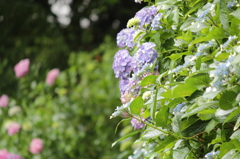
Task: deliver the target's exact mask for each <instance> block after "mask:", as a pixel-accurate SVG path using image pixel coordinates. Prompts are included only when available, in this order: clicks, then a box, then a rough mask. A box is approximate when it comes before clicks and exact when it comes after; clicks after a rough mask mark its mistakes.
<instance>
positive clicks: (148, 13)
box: [134, 6, 158, 28]
mask: <svg viewBox="0 0 240 159" xmlns="http://www.w3.org/2000/svg"><path fill="white" fill-rule="evenodd" d="M157 12H158V9H157V7H155V6H151V7H145V8H143V9H141V10H140V11H138V12H137V13H136V15H135V17H134V18H137V19H139V20H140V24H139V26H140V28H144V25H149V24H150V23H151V22H152V20H153V18H154V17H155V15H156V14H157Z"/></svg>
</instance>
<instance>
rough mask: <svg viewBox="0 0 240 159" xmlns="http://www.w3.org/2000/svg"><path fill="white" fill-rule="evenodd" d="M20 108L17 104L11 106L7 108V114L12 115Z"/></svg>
mask: <svg viewBox="0 0 240 159" xmlns="http://www.w3.org/2000/svg"><path fill="white" fill-rule="evenodd" d="M21 110H22V109H21V107H19V106H14V107H11V108H10V109H9V110H8V115H9V116H14V115H16V114H18V113H19V112H20V111H21Z"/></svg>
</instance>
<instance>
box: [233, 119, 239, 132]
mask: <svg viewBox="0 0 240 159" xmlns="http://www.w3.org/2000/svg"><path fill="white" fill-rule="evenodd" d="M239 126H240V117H238V120H237V122H236V124H235V126H234V128H233V130H234V131H235V130H237V129H238V128H239Z"/></svg>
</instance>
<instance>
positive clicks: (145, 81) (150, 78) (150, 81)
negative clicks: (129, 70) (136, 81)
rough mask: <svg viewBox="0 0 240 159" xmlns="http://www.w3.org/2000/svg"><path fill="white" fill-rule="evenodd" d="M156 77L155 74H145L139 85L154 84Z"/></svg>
mask: <svg viewBox="0 0 240 159" xmlns="http://www.w3.org/2000/svg"><path fill="white" fill-rule="evenodd" d="M156 79H157V76H156V75H149V76H146V77H145V78H144V79H143V80H142V81H141V86H142V87H145V86H147V85H150V84H156Z"/></svg>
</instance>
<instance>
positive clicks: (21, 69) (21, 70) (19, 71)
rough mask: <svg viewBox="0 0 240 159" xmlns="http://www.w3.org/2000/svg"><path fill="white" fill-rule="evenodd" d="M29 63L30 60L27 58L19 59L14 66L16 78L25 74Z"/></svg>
mask: <svg viewBox="0 0 240 159" xmlns="http://www.w3.org/2000/svg"><path fill="white" fill-rule="evenodd" d="M29 65H30V60H29V59H24V60H21V61H20V62H18V63H17V64H16V65H15V66H14V71H15V75H16V76H17V77H18V78H20V77H23V76H24V75H26V74H27V73H28V70H29Z"/></svg>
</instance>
